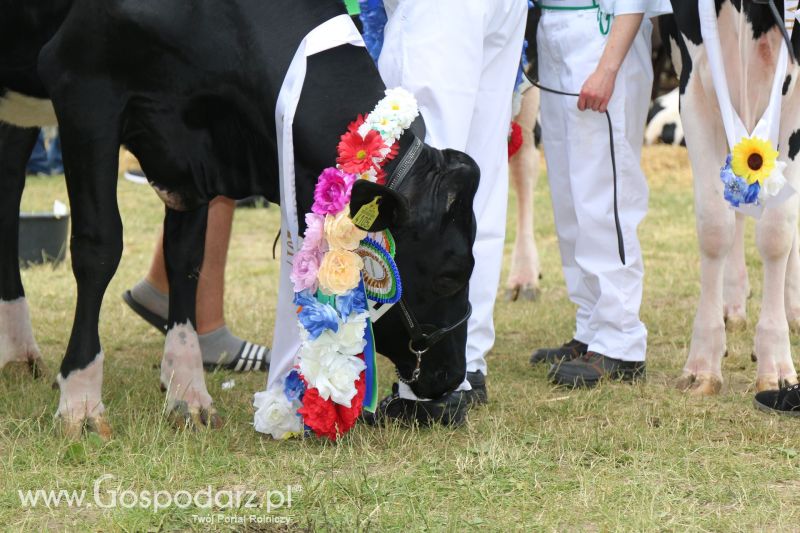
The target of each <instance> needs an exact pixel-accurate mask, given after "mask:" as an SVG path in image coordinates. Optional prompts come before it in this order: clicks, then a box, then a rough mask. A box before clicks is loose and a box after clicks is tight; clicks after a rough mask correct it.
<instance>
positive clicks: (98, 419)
mask: <svg viewBox="0 0 800 533" xmlns="http://www.w3.org/2000/svg"><path fill="white" fill-rule="evenodd" d="M57 419H58V421H59V423H60V426H61V434H62V435H64V436H65V437H66V438H68V439H70V440H80V439H81V438H83V437H84V436H85V435H88V434H92V433H93V434H95V435H98V436H99V437H100V438H101V439H103V440H104V441H107V440H109V439H110V438H111V426H110V425H109V423H108V421H107V420H106V417H105V416H103V415H97V416H87V417H82V416H61V415H58V416H57Z"/></svg>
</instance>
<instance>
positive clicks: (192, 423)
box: [169, 401, 222, 429]
mask: <svg viewBox="0 0 800 533" xmlns="http://www.w3.org/2000/svg"><path fill="white" fill-rule="evenodd" d="M169 418H170V420H171V421H172V424H173V425H174V426H175V427H176V428H178V429H199V428H203V427H208V428H211V429H219V428H221V427H222V417H221V416H219V414H218V413H217V410H216V409H215V408H214V407H213V406H209V407H207V408H206V407H189V404H187V403H186V402H183V401H180V402H175V405H174V406H173V408H172V410H171V411H170V413H169Z"/></svg>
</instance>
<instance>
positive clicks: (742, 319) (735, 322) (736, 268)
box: [722, 213, 750, 331]
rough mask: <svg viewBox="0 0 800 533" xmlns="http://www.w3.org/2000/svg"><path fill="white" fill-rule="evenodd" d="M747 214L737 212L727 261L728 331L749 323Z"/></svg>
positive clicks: (738, 328)
mask: <svg viewBox="0 0 800 533" xmlns="http://www.w3.org/2000/svg"><path fill="white" fill-rule="evenodd" d="M744 223H745V216H744V215H742V214H741V213H737V214H736V231H735V233H734V238H733V248H732V249H731V252H730V254H729V255H728V258H727V260H726V261H725V281H724V288H723V291H722V292H723V301H724V311H723V313H724V318H725V326H726V327H727V329H728V331H736V330H741V329H744V328H745V326H746V325H747V299H748V298H749V296H750V279H749V278H748V276H747V265H746V264H745V260H744Z"/></svg>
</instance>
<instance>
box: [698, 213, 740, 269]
mask: <svg viewBox="0 0 800 533" xmlns="http://www.w3.org/2000/svg"><path fill="white" fill-rule="evenodd" d="M697 237H698V240H699V242H700V251H701V252H702V253H703V255H704V256H705V257H709V258H713V259H720V258H724V257H725V256H727V255H728V251H729V250H730V249H731V247H732V246H733V237H734V223H733V220H732V219H730V220H729V217H727V216H723V217H720V216H717V217H716V218H715V217H709V218H706V219H703V220H699V221H698V223H697Z"/></svg>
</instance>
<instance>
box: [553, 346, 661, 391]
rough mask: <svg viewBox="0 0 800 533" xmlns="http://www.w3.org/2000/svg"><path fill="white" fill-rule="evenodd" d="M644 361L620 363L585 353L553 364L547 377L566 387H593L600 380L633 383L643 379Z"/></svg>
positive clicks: (600, 355) (616, 360)
mask: <svg viewBox="0 0 800 533" xmlns="http://www.w3.org/2000/svg"><path fill="white" fill-rule="evenodd" d="M645 373H646V367H645V363H644V361H620V360H619V359H613V358H611V357H606V356H605V355H603V354H600V353H597V352H586V354H584V355H582V356H581V357H579V358H578V359H573V360H572V361H564V362H563V363H555V364H554V365H553V366H552V367H550V371H549V372H547V377H548V378H549V379H550V381H552V382H553V383H555V384H557V385H564V386H566V387H573V388H575V387H587V388H588V387H594V386H596V385H597V384H598V383H600V381H601V380H604V379H613V380H617V381H635V380H637V379H642V378H644V377H645Z"/></svg>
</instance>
